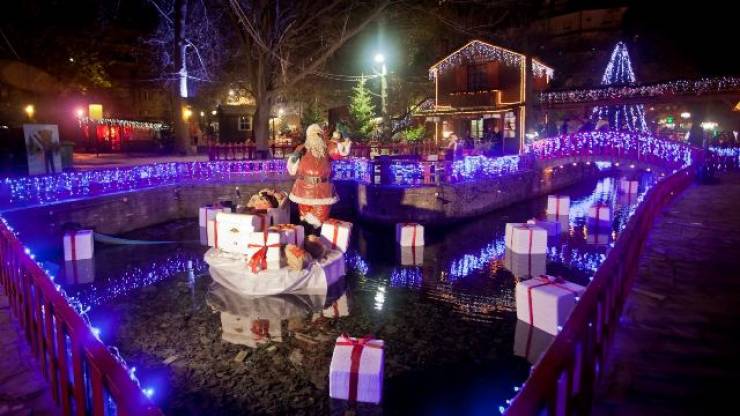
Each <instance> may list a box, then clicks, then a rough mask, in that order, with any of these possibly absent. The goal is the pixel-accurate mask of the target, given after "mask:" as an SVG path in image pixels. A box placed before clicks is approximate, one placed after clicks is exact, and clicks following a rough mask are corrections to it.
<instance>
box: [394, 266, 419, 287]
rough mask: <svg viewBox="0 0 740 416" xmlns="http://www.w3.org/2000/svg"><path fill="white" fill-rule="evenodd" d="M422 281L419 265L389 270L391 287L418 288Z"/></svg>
mask: <svg viewBox="0 0 740 416" xmlns="http://www.w3.org/2000/svg"><path fill="white" fill-rule="evenodd" d="M422 283H423V275H422V272H421V267H396V268H395V269H393V271H392V272H391V287H408V288H420V287H421V285H422Z"/></svg>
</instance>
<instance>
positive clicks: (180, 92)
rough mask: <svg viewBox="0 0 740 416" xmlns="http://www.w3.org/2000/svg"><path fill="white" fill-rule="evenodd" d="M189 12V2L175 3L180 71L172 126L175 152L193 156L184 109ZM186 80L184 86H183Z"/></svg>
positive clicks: (178, 66) (180, 1) (179, 0)
mask: <svg viewBox="0 0 740 416" xmlns="http://www.w3.org/2000/svg"><path fill="white" fill-rule="evenodd" d="M187 12H188V3H187V0H176V1H175V45H174V47H175V67H176V68H177V70H178V75H179V77H180V79H178V83H177V85H176V86H175V88H174V97H173V100H172V124H173V129H174V134H175V151H176V152H177V153H179V154H188V155H189V154H193V150H192V146H191V145H190V137H189V136H190V134H189V131H188V125H187V121H185V120H184V119H183V108H184V107H185V105H186V104H187V103H186V101H185V98H187V95H188V94H187V75H188V74H187V69H186V67H185V62H186V57H185V47H186V46H185V25H186V19H187V14H188V13H187ZM183 78H184V85H183Z"/></svg>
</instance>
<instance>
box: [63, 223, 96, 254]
mask: <svg viewBox="0 0 740 416" xmlns="http://www.w3.org/2000/svg"><path fill="white" fill-rule="evenodd" d="M62 245H63V246H64V261H72V260H85V259H91V258H92V257H93V253H94V252H95V242H94V239H93V231H92V230H76V231H68V232H67V233H65V234H64V237H62Z"/></svg>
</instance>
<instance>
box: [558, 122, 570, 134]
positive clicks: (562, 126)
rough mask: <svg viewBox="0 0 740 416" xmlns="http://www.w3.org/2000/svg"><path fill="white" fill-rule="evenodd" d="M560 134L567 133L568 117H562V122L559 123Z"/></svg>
mask: <svg viewBox="0 0 740 416" xmlns="http://www.w3.org/2000/svg"><path fill="white" fill-rule="evenodd" d="M560 134H561V135H566V134H568V119H567V118H566V119H563V124H561V125H560Z"/></svg>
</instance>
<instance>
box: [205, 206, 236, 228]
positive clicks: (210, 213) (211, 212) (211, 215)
mask: <svg viewBox="0 0 740 416" xmlns="http://www.w3.org/2000/svg"><path fill="white" fill-rule="evenodd" d="M219 212H231V208H226V207H222V206H219V205H206V206H204V207H200V209H199V210H198V226H199V227H206V226H207V225H208V221H213V220H215V219H216V214H217V213H219Z"/></svg>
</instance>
